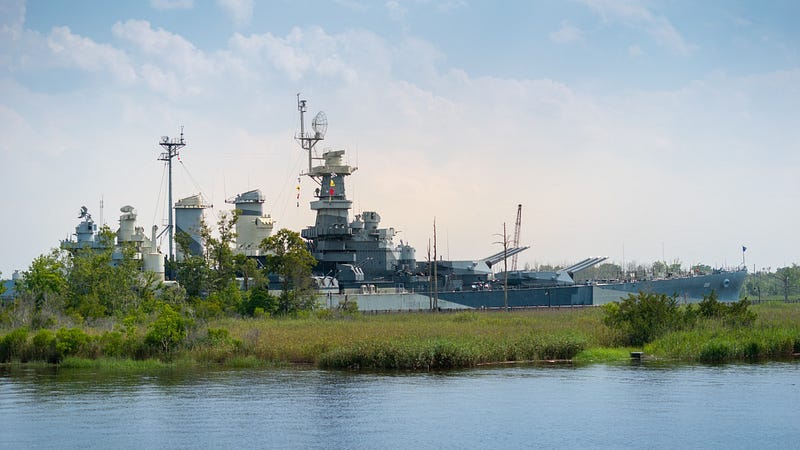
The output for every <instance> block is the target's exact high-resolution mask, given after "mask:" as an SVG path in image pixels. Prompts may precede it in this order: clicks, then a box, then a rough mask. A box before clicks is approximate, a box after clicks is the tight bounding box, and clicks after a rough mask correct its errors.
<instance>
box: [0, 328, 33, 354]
mask: <svg viewBox="0 0 800 450" xmlns="http://www.w3.org/2000/svg"><path fill="white" fill-rule="evenodd" d="M27 351H28V329H27V328H25V327H22V328H17V329H16V330H14V331H12V332H10V333H8V334H6V335H5V336H3V338H2V339H0V362H11V361H23V362H24V361H26V360H27Z"/></svg>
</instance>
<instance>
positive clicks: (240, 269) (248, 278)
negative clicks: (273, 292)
mask: <svg viewBox="0 0 800 450" xmlns="http://www.w3.org/2000/svg"><path fill="white" fill-rule="evenodd" d="M233 264H234V267H235V268H236V274H237V275H239V276H241V277H242V280H243V284H244V285H243V286H242V287H243V288H244V290H245V291H249V290H250V289H252V288H254V287H264V288H266V287H268V286H269V279H268V278H267V277H266V275H265V274H264V271H262V270H261V269H259V268H258V265H257V264H256V260H255V259H253V258H248V257H247V256H245V255H242V254H238V255H236V256H234V258H233Z"/></svg>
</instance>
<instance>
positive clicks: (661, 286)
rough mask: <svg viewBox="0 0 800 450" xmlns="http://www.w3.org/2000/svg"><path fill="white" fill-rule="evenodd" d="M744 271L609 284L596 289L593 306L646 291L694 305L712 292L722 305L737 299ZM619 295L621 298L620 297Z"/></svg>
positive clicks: (743, 278)
mask: <svg viewBox="0 0 800 450" xmlns="http://www.w3.org/2000/svg"><path fill="white" fill-rule="evenodd" d="M746 277H747V272H746V271H743V270H741V271H733V272H718V273H712V274H708V275H699V276H694V277H681V278H669V279H663V280H650V281H638V282H629V283H609V284H598V285H596V286H595V295H594V299H595V302H594V303H595V304H603V303H607V302H609V301H617V300H619V299H620V298H625V297H627V296H628V294H636V293H638V292H648V293H654V294H664V295H669V296H675V297H677V299H678V300H679V301H680V302H682V303H697V302H699V301H701V300H703V297H704V296H708V295H710V294H711V291H714V292H715V293H716V294H717V299H718V300H719V301H722V302H735V301H738V300H739V294H740V292H741V290H742V285H743V284H744V280H745V278H746ZM620 294H621V296H620Z"/></svg>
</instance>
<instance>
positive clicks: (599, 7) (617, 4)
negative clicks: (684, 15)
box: [583, 0, 694, 55]
mask: <svg viewBox="0 0 800 450" xmlns="http://www.w3.org/2000/svg"><path fill="white" fill-rule="evenodd" d="M583 2H584V3H585V4H586V5H587V6H589V7H590V8H591V9H593V10H595V11H596V12H597V13H598V14H600V15H601V16H602V17H603V19H604V20H607V21H615V20H616V21H620V22H622V23H624V24H626V25H628V26H630V27H633V28H636V29H638V30H640V31H643V32H645V33H647V34H649V35H650V36H651V37H652V38H653V39H655V40H656V42H658V43H659V44H661V45H663V46H664V47H666V48H668V49H669V50H670V51H672V52H673V53H675V54H678V55H688V54H690V53H692V51H694V46H693V45H692V44H690V43H688V42H686V40H685V39H684V38H683V36H682V35H681V34H680V33H679V32H678V30H676V29H675V27H673V26H672V23H670V21H669V20H668V19H667V18H666V17H663V16H658V15H655V14H653V13H652V12H651V11H650V10H649V9H648V8H647V7H646V6H645V5H644V4H642V2H641V1H639V0H623V1H618V0H583Z"/></svg>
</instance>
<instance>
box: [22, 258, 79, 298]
mask: <svg viewBox="0 0 800 450" xmlns="http://www.w3.org/2000/svg"><path fill="white" fill-rule="evenodd" d="M65 274H66V264H65V262H64V258H63V255H62V254H61V253H59V252H58V251H57V250H53V251H52V252H51V253H50V254H49V255H40V256H38V257H36V259H34V260H33V262H31V265H30V267H29V268H28V270H26V271H25V272H23V273H22V283H21V284H20V286H19V287H18V289H19V291H20V293H23V294H29V295H32V296H33V299H34V302H35V306H36V310H40V309H41V308H42V307H43V306H44V305H45V304H47V303H50V302H52V301H53V300H54V299H58V300H62V299H63V295H64V294H65V293H66V291H67V279H66V277H65Z"/></svg>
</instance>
